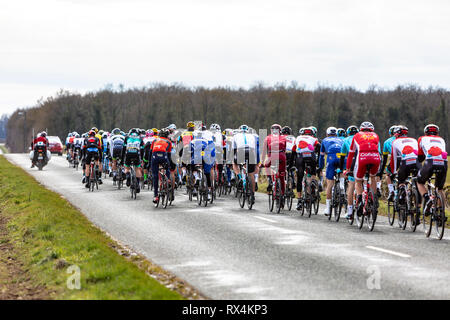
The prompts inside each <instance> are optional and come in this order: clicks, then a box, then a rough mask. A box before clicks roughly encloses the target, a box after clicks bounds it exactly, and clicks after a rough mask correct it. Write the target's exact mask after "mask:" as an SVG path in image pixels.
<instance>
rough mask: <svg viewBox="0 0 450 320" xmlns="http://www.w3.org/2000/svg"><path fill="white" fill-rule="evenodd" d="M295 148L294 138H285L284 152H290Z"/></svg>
mask: <svg viewBox="0 0 450 320" xmlns="http://www.w3.org/2000/svg"><path fill="white" fill-rule="evenodd" d="M294 146H295V137H294V136H286V151H287V152H292V149H293V148H294Z"/></svg>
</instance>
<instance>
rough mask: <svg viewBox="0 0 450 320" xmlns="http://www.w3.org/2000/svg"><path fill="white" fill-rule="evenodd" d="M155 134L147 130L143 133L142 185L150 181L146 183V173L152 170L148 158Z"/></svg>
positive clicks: (149, 158)
mask: <svg viewBox="0 0 450 320" xmlns="http://www.w3.org/2000/svg"><path fill="white" fill-rule="evenodd" d="M155 139H156V137H155V133H154V132H153V130H147V131H146V132H145V137H144V139H143V144H144V156H143V161H144V184H148V183H149V182H150V181H148V172H149V171H151V170H152V161H151V160H152V158H151V156H150V153H151V150H150V147H151V146H152V143H153V141H155Z"/></svg>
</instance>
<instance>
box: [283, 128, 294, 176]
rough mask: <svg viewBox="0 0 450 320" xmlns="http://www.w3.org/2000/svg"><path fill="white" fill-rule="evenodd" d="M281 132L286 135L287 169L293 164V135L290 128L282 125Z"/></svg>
mask: <svg viewBox="0 0 450 320" xmlns="http://www.w3.org/2000/svg"><path fill="white" fill-rule="evenodd" d="M281 134H282V135H283V136H285V137H286V166H287V169H288V171H289V170H290V169H291V168H292V167H294V165H295V163H294V154H293V152H292V149H293V148H294V146H295V137H294V136H293V135H292V129H291V128H290V127H288V126H284V127H283V128H282V129H281Z"/></svg>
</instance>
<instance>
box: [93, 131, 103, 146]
mask: <svg viewBox="0 0 450 320" xmlns="http://www.w3.org/2000/svg"><path fill="white" fill-rule="evenodd" d="M95 137H96V138H97V139H98V140H99V141H100V150H101V149H103V145H102V136H101V135H99V134H98V133H97V134H96V135H95Z"/></svg>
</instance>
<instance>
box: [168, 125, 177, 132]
mask: <svg viewBox="0 0 450 320" xmlns="http://www.w3.org/2000/svg"><path fill="white" fill-rule="evenodd" d="M167 129H169V130H173V131H175V130H177V126H176V125H175V124H174V123H172V124H169V126H168V127H167Z"/></svg>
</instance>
